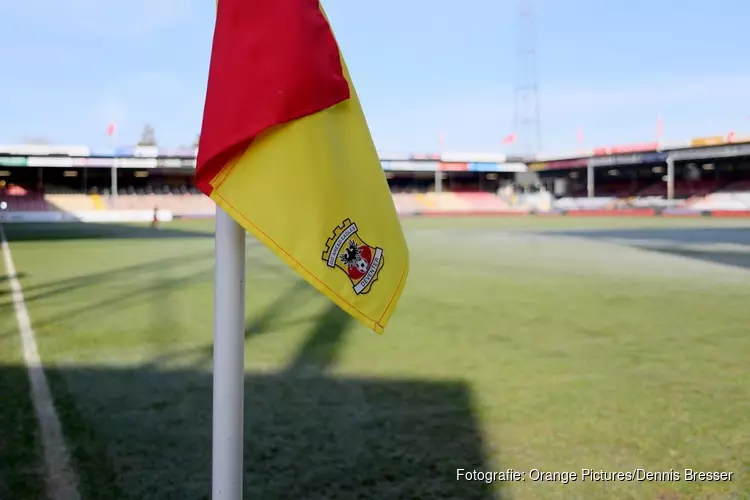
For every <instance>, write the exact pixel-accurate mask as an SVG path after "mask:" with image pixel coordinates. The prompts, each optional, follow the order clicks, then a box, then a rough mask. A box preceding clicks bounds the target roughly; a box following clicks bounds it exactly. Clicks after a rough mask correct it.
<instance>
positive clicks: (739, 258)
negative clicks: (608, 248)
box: [540, 227, 750, 269]
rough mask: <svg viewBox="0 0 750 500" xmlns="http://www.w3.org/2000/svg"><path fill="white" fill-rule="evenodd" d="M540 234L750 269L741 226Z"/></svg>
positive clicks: (748, 234) (749, 239) (749, 241)
mask: <svg viewBox="0 0 750 500" xmlns="http://www.w3.org/2000/svg"><path fill="white" fill-rule="evenodd" d="M540 234H543V235H544V236H549V237H554V236H565V237H574V238H582V239H587V240H593V241H600V242H606V243H613V244H618V245H625V246H629V247H632V248H637V249H639V250H646V251H650V252H659V253H663V254H669V255H676V256H680V257H687V258H691V259H696V260H701V261H705V262H711V263H714V264H722V265H726V266H734V267H739V268H743V269H750V229H746V228H741V227H738V228H733V227H715V228H652V229H645V228H644V229H607V230H584V231H549V232H544V233H540ZM695 245H702V246H703V247H702V248H701V247H695ZM709 245H732V246H734V247H736V250H734V251H725V250H721V249H718V248H717V249H712V248H711V247H710V246H709ZM707 246H708V247H707Z"/></svg>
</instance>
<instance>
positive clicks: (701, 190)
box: [638, 180, 716, 198]
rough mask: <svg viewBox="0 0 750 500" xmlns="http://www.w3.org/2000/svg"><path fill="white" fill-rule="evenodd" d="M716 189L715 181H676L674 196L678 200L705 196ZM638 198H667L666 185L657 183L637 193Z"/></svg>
mask: <svg viewBox="0 0 750 500" xmlns="http://www.w3.org/2000/svg"><path fill="white" fill-rule="evenodd" d="M715 189H716V182H715V181H686V180H676V181H675V183H674V195H675V196H676V197H678V198H688V197H690V196H705V195H707V194H708V193H710V192H712V191H714V190H715ZM638 196H641V197H642V196H662V197H666V196H667V183H666V182H657V183H654V184H651V185H650V186H648V187H647V188H645V189H642V190H641V191H639V192H638Z"/></svg>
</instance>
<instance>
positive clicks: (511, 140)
mask: <svg viewBox="0 0 750 500" xmlns="http://www.w3.org/2000/svg"><path fill="white" fill-rule="evenodd" d="M514 142H516V134H515V132H514V133H512V134H508V135H506V136H505V137H504V138H503V144H513V143H514Z"/></svg>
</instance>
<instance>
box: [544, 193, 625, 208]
mask: <svg viewBox="0 0 750 500" xmlns="http://www.w3.org/2000/svg"><path fill="white" fill-rule="evenodd" d="M615 201H617V198H615V197H613V196H606V197H605V196H597V197H595V198H585V197H584V198H573V197H564V198H560V199H559V200H557V201H556V202H555V203H554V207H555V208H557V209H559V210H604V209H606V208H609V207H611V206H612V204H613V203H614V202H615Z"/></svg>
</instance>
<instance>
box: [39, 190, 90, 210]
mask: <svg viewBox="0 0 750 500" xmlns="http://www.w3.org/2000/svg"><path fill="white" fill-rule="evenodd" d="M44 199H45V200H46V201H47V203H48V204H49V205H51V207H52V208H51V209H52V210H59V211H61V212H83V211H89V210H96V206H95V205H94V201H93V200H92V199H91V196H89V195H87V194H77V193H76V194H47V195H45V197H44Z"/></svg>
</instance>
